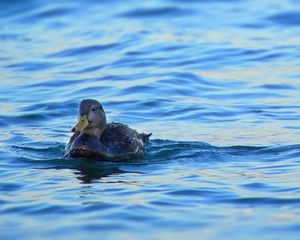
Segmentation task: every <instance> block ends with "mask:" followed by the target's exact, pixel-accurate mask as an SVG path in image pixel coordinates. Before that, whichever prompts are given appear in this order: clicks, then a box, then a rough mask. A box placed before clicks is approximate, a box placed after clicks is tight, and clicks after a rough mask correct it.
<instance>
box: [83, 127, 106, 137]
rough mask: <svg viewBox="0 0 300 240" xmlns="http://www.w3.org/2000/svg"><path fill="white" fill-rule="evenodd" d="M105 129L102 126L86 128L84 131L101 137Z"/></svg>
mask: <svg viewBox="0 0 300 240" xmlns="http://www.w3.org/2000/svg"><path fill="white" fill-rule="evenodd" d="M103 131H104V129H102V128H86V129H84V130H83V131H82V133H84V134H87V135H90V136H95V137H97V138H100V137H101V135H102V133H103Z"/></svg>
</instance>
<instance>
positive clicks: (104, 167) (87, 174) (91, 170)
mask: <svg viewBox="0 0 300 240" xmlns="http://www.w3.org/2000/svg"><path fill="white" fill-rule="evenodd" d="M74 169H76V170H75V171H74V173H75V174H76V178H77V179H79V180H80V181H81V183H83V184H86V183H93V182H99V180H100V179H102V178H105V177H109V176H110V175H119V174H124V173H127V171H123V170H120V169H119V166H118V164H113V163H101V162H97V161H92V160H88V161H86V160H76V163H75V167H74Z"/></svg>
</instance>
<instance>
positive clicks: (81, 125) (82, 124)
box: [72, 114, 89, 132]
mask: <svg viewBox="0 0 300 240" xmlns="http://www.w3.org/2000/svg"><path fill="white" fill-rule="evenodd" d="M88 125H89V120H88V118H87V115H86V114H85V115H83V116H81V115H79V118H78V122H77V124H76V125H75V127H73V128H72V132H80V131H81V130H83V129H85V128H86V127H87V126H88Z"/></svg>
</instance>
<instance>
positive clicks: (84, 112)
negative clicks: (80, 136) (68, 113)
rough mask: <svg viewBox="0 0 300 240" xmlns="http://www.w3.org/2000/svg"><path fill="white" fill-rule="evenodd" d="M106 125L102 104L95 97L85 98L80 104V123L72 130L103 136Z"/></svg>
mask: <svg viewBox="0 0 300 240" xmlns="http://www.w3.org/2000/svg"><path fill="white" fill-rule="evenodd" d="M105 127H106V115H105V112H104V110H103V107H102V105H101V104H100V103H99V102H98V101H96V100H93V99H84V100H82V101H81V103H80V106H79V117H78V123H77V124H76V125H75V127H73V128H72V132H81V133H86V134H89V135H95V136H99V137H100V136H101V134H102V132H103V130H104V129H105Z"/></svg>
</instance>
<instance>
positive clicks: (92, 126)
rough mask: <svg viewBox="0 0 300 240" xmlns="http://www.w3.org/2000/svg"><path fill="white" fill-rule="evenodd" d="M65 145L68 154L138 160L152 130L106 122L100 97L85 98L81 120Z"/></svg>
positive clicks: (80, 108)
mask: <svg viewBox="0 0 300 240" xmlns="http://www.w3.org/2000/svg"><path fill="white" fill-rule="evenodd" d="M71 131H72V132H74V134H73V135H72V136H71V138H70V141H69V143H68V145H67V147H66V155H67V156H69V157H75V158H77V157H79V158H88V159H95V160H100V161H116V160H130V159H138V158H141V157H143V155H144V144H145V142H147V141H148V140H149V138H150V136H151V133H149V134H145V133H138V132H137V131H136V130H134V129H131V128H130V127H128V126H127V125H125V124H123V123H115V122H113V123H109V124H107V123H106V114H105V112H104V109H103V107H102V105H101V103H99V102H98V101H97V100H93V99H84V100H82V101H81V103H80V106H79V118H78V123H77V124H76V125H75V127H74V128H72V130H71Z"/></svg>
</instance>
